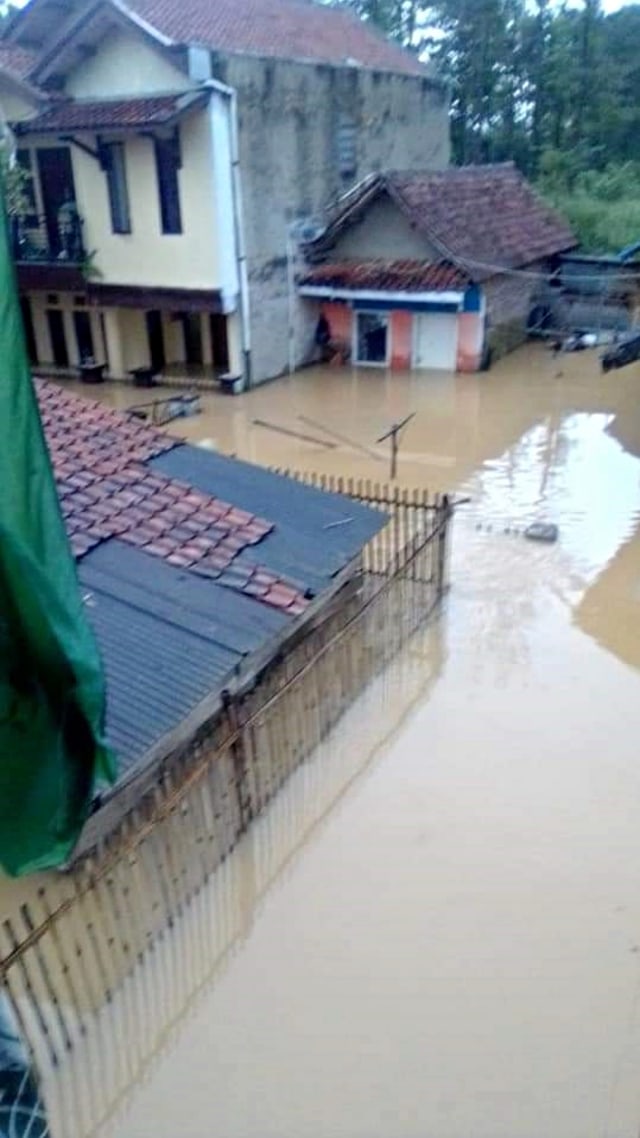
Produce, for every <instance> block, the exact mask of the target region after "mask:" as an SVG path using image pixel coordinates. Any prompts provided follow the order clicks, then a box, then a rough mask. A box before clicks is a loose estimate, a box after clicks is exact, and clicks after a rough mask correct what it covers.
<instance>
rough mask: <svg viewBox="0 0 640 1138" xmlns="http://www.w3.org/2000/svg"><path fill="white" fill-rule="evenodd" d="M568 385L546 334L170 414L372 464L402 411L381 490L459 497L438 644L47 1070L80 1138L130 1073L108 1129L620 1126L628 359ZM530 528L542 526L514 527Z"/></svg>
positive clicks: (229, 434) (633, 772)
mask: <svg viewBox="0 0 640 1138" xmlns="http://www.w3.org/2000/svg"><path fill="white" fill-rule="evenodd" d="M561 371H562V374H561V375H558V374H557V372H558V366H557V362H556V361H554V360H552V358H551V356H550V354H549V353H547V352H545V351H544V350H543V349H540V348H538V347H533V348H531V349H529V348H527V349H525V350H523V351H522V352H519V353H517V354H516V355H515V356H512V357H510V358H509V359H507V360H505V361H502V362H501V363H500V364H499V365H498V366H496V367H495V368H493V369H492V371H491V372H489V373H487V374H483V375H480V376H456V377H450V376H445V375H417V374H416V375H394V376H389V375H387V374H385V373H383V372H380V371H378V370H375V369H374V370H372V371H371V372H367V371H365V370H363V371H360V372H356V371H353V372H352V371H346V372H340V371H336V370H332V369H325V370H314V369H310V370H309V371H307V372H304V373H301V374H299V375H296V376H294V377H292V378H290V379H285V380H282V381H279V382H277V383H274V384H269V385H267V386H265V387H263V388H261V389H258V390H256V391H253V392H251V393H249V394H247V395H246V396H244V397H242V398H240V399H233V398H229V397H225V396H222V395H217V394H214V395H211V396H206V397H205V398H204V401H203V402H204V407H205V410H204V413H203V414H202V415H200V416H198V417H194V418H192V419H185V420H180V421H179V423H177V424H174V429H175V430H176V433H180V434H184V435H185V436H187V437H189V438H190V439H191V440H192V441H195V442H204V443H205V444H206V445H208V446H216V447H219V448H220V449H221V450H223V451H225V452H227V453H234V454H237V455H238V456H239V457H242V458H247V459H250V460H253V461H256V462H261V463H266V464H274V465H281V466H289V467H292V468H298V469H306V470H317V471H320V472H326V473H340V474H353V475H355V476H358V477H366V478H371V479H374V480H383V479H385V478H386V477H387V474H388V454H387V451H386V450H385V448H384V447H376V446H375V439H376V438H377V437H379V436H380V435H381V434H382V433H383V431H384V429H385V428H387V427H388V426H389V424H390V423H391V422H393V421H397V420H400V419H401V418H403V417H404V416H405V415H407V414H409V413H410V412H412V411H415V412H416V417H415V419H413V420H412V422H411V424H410V425H409V426H408V428H407V430H406V432H405V434H404V437H403V442H402V447H401V452H400V481H401V483H402V484H404V485H406V486H413V485H427V486H428V487H429V489H431V490H438V489H440V490H442V489H447V490H450V489H454V488H455V489H456V490H457V491H459V492H461V493H463V494H464V495H465V496H466V495H468V496H470V497H471V499H472V502H471V504H470V505H469V506H468V507H466V509H465V510H464V512H462V513H461V514H460V517H459V519H458V520H457V523H456V530H455V539H454V549H453V562H452V579H453V583H454V588H453V591H452V594H451V597H450V599H449V601H448V603H447V607H446V611H445V613H444V614H443V617H442V620H441V626H440V627H439V629H438V631H436V630H435V629H434V630H430V631H429V632H427V633H426V634H425V638H424V642H423V644H422V645H420V644H419V643H418V642H416V644H415V645H414V646H412V647H411V648H410V649H408V650H407V652H406V653H405V654H404V655H403V657H402V658H401V659H400V660H399V661H398V662H397V666H396V667H397V669H399V670H398V671H396V672H395V673H394V674H395V675H396V677H399V678H397V679H396V680H393V679H392V674H391V673H390V674H389V676H387V677H385V679H384V680H381V681H380V685H383V686H380V685H378V686H377V687H376V688H372V689H371V690H370V692H369V693H367V694H366V696H365V697H364V699H365V701H366V700H369V702H368V703H366V705H365V704H364V703H362V702H361V703H360V704H359V705H358V706H357V707H356V708H354V710H353V712H352V713H351V715H350V717H349V720H348V722H347V723H345V724H344V725H343V726H342V727H341V728H340V730H339V731H338V732H337V733H336V735H335V736H334V737H333V740H332V742H331V744H330V745H327V747H325V748H324V749H323V753H322V754H321V755H319V756H318V757H317V759H314V761H313V763H311V764H307V765H305V767H303V768H301V770H300V771H299V772H298V773H297V774H296V775H295V776H294V778H293V779H292V780H291V782H290V784H289V785H288V786H287V788H286V789H285V791H284V793H283V794H282V795H281V796H280V797H279V798H278V799H277V800H276V801H275V802H274V803H273V804H272V808H271V809H270V811H269V812H268V814H267V815H265V817H264V818H263V819H261V820H260V821H259V822H258V824H257V825H256V826H255V828H254V830H253V831H252V832H251V833H250V834H249V835H248V836H247V839H246V841H245V842H244V843H243V845H242V847H241V848H240V849H239V850H238V851H237V856H234V858H231V859H229V861H228V863H226V864H225V866H224V867H223V868H222V869H221V871H220V873H219V874H218V875H217V879H216V882H215V883H213V884H212V886H211V889H210V890H209V891H208V892H207V897H206V898H205V897H204V896H203V898H202V899H201V901H200V902H199V904H200V905H201V908H200V909H198V910H197V911H196V910H195V909H194V911H193V912H192V914H191V916H190V917H185V919H184V921H183V922H182V923H181V924H180V925H179V926H178V927H176V929H175V930H174V931H173V933H172V936H171V938H167V940H166V942H164V944H163V945H162V946H160V948H159V950H158V954H157V957H156V960H155V964H154V966H153V968H150V969H149V971H148V973H147V974H146V976H145V977H144V985H145V989H144V990H145V991H146V993H147V996H148V1000H147V1001H146V1002H145V1001H142V1002H140V992H141V991H142V987H141V985H142V984H143V980H142V978H138V979H135V977H134V981H132V984H135V985H138V987H132V988H131V989H130V995H129V997H127V994H126V992H124V991H123V992H122V993H120V994H119V995H118V997H117V999H116V1001H115V1003H114V1005H113V1006H112V1007H109V1008H107V1009H105V1010H104V1012H103V1013H102V1014H103V1015H104V1016H105V1017H106V1016H108V1017H110V1018H109V1021H108V1023H107V1024H106V1026H104V1034H103V1035H101V1037H100V1038H101V1043H100V1046H99V1047H96V1051H95V1054H94V1060H93V1067H92V1063H91V1062H90V1059H89V1056H90V1055H91V1054H92V1052H91V1046H89V1047H88V1051H87V1056H88V1057H87V1067H86V1070H84V1069H81V1068H80V1067H79V1066H77V1065H76V1064H77V1061H76V1060H74V1061H73V1063H71V1064H70V1066H69V1070H68V1077H67V1078H66V1081H65V1080H64V1079H63V1080H60V1081H59V1083H60V1087H61V1095H62V1098H61V1100H60V1103H59V1105H58V1108H57V1109H58V1111H59V1110H62V1109H64V1110H66V1111H67V1112H68V1111H71V1112H73V1109H74V1107H73V1104H74V1103H75V1102H77V1101H78V1096H80V1098H82V1095H83V1093H84V1095H85V1096H86V1101H85V1103H84V1105H83V1107H82V1110H80V1111H79V1114H78V1117H81V1118H82V1120H83V1121H82V1123H81V1124H79V1125H78V1128H77V1133H78V1134H82V1133H83V1129H82V1127H84V1128H85V1130H87V1129H88V1128H89V1124H90V1117H92V1105H91V1104H92V1103H93V1102H94V1097H92V1096H93V1095H94V1092H93V1091H91V1087H92V1086H93V1085H94V1084H95V1083H96V1081H97V1082H98V1083H99V1084H100V1087H99V1088H98V1089H99V1090H101V1092H102V1094H103V1102H102V1113H103V1114H105V1115H111V1112H112V1111H113V1101H114V1098H116V1099H117V1098H118V1096H126V1095H127V1094H128V1089H129V1088H130V1087H131V1086H132V1084H133V1083H134V1082H135V1081H136V1080H138V1079H139V1078H141V1077H142V1076H143V1075H144V1076H145V1078H146V1076H148V1080H147V1082H146V1083H144V1085H139V1086H138V1089H137V1092H136V1094H135V1095H133V1096H132V1097H131V1101H130V1102H129V1101H128V1100H127V1102H126V1104H125V1103H124V1102H123V1105H122V1109H121V1111H119V1112H118V1113H117V1115H116V1116H114V1117H110V1118H109V1120H108V1121H107V1122H105V1124H104V1126H103V1128H102V1130H101V1131H100V1138H102V1135H104V1136H105V1138H106V1135H107V1134H109V1135H113V1138H149V1136H150V1135H151V1134H153V1135H154V1136H155V1138H165V1135H166V1136H167V1138H168V1136H169V1135H171V1136H172V1138H173V1136H174V1135H175V1134H176V1133H180V1134H181V1136H182V1138H209V1135H212V1134H216V1135H220V1138H328V1136H331V1138H387V1136H388V1135H389V1134H394V1135H397V1136H398V1138H426V1136H427V1135H434V1138H435V1136H436V1135H437V1138H470V1136H471V1135H473V1138H542V1136H543V1135H544V1136H545V1138H590V1136H591V1135H593V1136H594V1138H600V1136H601V1135H602V1136H603V1138H632V1136H633V1135H635V1134H637V1131H638V1123H639V1122H640V1095H639V1093H638V1089H637V1087H638V1080H637V1073H638V1070H639V1069H640V1025H639V1024H638V1010H639V1006H640V1004H639V1001H638V998H637V993H638V991H639V990H640V973H639V971H638V969H639V964H638V961H639V960H640V955H639V951H638V950H639V941H640V932H639V930H640V869H639V867H640V827H639V826H638V823H637V813H638V809H637V807H638V801H639V800H640V765H639V764H638V760H637V738H638V736H639V735H640V673H639V671H638V669H639V668H640V622H639V620H638V611H639V610H638V606H639V604H640V512H639V508H640V486H639V475H640V399H639V398H638V393H639V384H640V369H639V368H638V366H637V365H634V366H632V367H629V368H626V369H623V370H622V371H620V372H617V373H611V374H609V375H608V376H606V377H605V376H602V375H600V373H599V369H598V361H597V356H596V354H595V353H589V352H585V353H579V354H576V355H573V356H567V357H566V358H563V360H562V365H561ZM91 394H92V395H96V394H99V397H100V398H104V399H105V400H107V401H109V402H111V403H113V404H114V405H117V406H125V405H128V404H131V403H135V402H139V401H140V400H139V396H140V393H139V392H134V391H132V390H131V389H128V388H126V387H111V386H107V387H105V389H104V390H102V391H100V392H97V391H95V390H92V391H91ZM162 394H164V392H163V393H162ZM256 419H262V420H264V421H267V422H270V423H272V424H274V425H278V426H280V427H284V428H286V429H287V430H288V431H297V432H299V433H300V434H307V435H312V434H314V433H316V431H317V430H318V428H315V429H313V428H311V427H310V426H309V424H308V422H305V420H313V421H314V422H316V423H324V424H325V425H326V426H327V427H328V428H329V430H330V431H331V432H333V433H334V436H335V433H336V432H338V433H341V434H343V435H345V436H348V437H349V439H350V440H352V444H351V445H350V443H349V442H346V441H345V442H336V441H335V437H334V438H333V442H334V443H335V445H332V446H330V447H327V446H323V445H321V444H320V443H313V442H310V441H308V439H307V440H305V439H302V438H296V437H294V436H293V435H291V434H286V435H285V434H282V433H278V432H276V431H274V430H270V429H269V428H268V427H264V426H258V425H256V424H255V422H254V420H256ZM327 439H331V436H330V435H327ZM363 447H365V448H367V449H368V450H369V451H370V452H371V453H370V454H365V453H364V452H363V449H362V448H363ZM533 520H545V521H551V522H555V523H556V524H557V525H558V526H559V529H560V539H559V541H558V543H557V544H555V545H552V546H545V545H536V544H534V543H531V542H529V541H527V540H526V539H525V538H524V536H523V532H522V531H523V529H524V528H525V527H526V525H527V524H529V522H531V521H533ZM440 636H442V637H443V638H444V639H445V640H446V653H445V652H444V651H443V649H442V648H441V647H440V642H439V637H440ZM434 638H435V639H434ZM602 649H604V651H603V650H602ZM403 669H404V671H403ZM436 675H437V680H436V682H435V683H431V680H432V679H433V678H434V677H435V676H436ZM385 684H386V685H387V686H386V687H384V685H385ZM421 684H424V685H426V688H428V692H427V690H424V691H422V692H421V690H420V689H421ZM389 685H390V686H389ZM427 696H428V698H427ZM412 701H415V704H414V707H413V710H412V712H411V714H410V715H409V716H408V718H407V719H406V720H405V722H404V724H403V727H402V729H401V730H399V731H397V732H396V733H395V734H394V736H393V738H392V739H391V740H389V741H388V743H386V744H385V745H384V746H383V747H381V748H380V749H378V750H377V751H376V747H377V746H378V745H379V744H380V739H381V737H382V736H384V735H385V734H386V732H387V726H385V724H388V723H391V722H393V721H394V719H397V717H398V716H399V715H401V714H403V713H404V708H405V707H406V706H408V705H409V704H411V703H412ZM374 751H375V753H376V762H375V763H372V764H371V765H370V766H369V768H368V771H367V775H366V777H365V778H360V779H357V780H356V781H355V782H354V783H353V786H352V790H351V791H350V793H349V794H346V795H345V796H344V797H343V798H342V799H341V804H340V806H339V807H338V808H337V809H335V808H334V809H330V807H331V803H332V801H333V800H334V799H335V798H336V796H337V795H339V794H340V793H341V791H342V788H343V787H344V785H345V783H348V782H349V780H350V779H351V778H352V777H353V776H354V775H355V774H356V773H357V771H358V770H360V769H361V768H362V767H364V766H366V764H367V761H368V759H369V757H370V755H371V754H372V753H373V752H374ZM325 814H326V816H325ZM319 819H322V825H320V826H318V825H317V822H318V820H319ZM293 850H295V857H291V854H292V851H293ZM287 859H289V861H288V871H287V872H286V873H284V874H282V873H281V872H280V870H281V867H282V865H283V864H284V863H286V862H287ZM278 875H279V876H278ZM272 881H276V882H277V888H275V889H270V890H268V889H267V887H268V885H269V883H270V882H272ZM24 888H31V886H30V885H26V886H25V884H24V883H20V884H19V885H18V886H13V887H12V891H11V893H9V892H6V893H5V894H4V895H3V900H4V901H5V905H4V907H5V909H8V908H12V907H14V906H15V905H17V903H18V900H19V897H20V890H21V889H24ZM207 906H208V907H207ZM231 944H234V945H235V946H236V948H237V949H238V951H237V952H236V953H235V955H234V956H233V957H231V955H230V953H229V946H230V945H231ZM163 953H164V954H165V956H166V960H165V956H163ZM223 959H224V960H225V961H226V962H227V964H228V967H227V968H226V969H224V970H223V969H221V968H220V967H219V963H220V962H221V961H222V960H223ZM216 961H217V962H218V966H216ZM208 977H212V979H213V978H214V977H215V983H213V982H212V983H209V982H208V980H207V978H208ZM198 985H203V986H202V993H201V997H200V998H199V999H197V1000H194V999H193V992H194V990H195V988H197V986H198ZM128 998H129V1002H128V1003H127V999H128ZM135 1000H138V1004H136V1003H135ZM185 1005H188V1006H189V1007H190V1008H191V1009H192V1014H191V1015H190V1017H188V1018H187V1019H186V1020H183V1021H182V1022H183V1023H184V1028H185V1030H184V1031H181V1032H179V1033H178V1034H176V1032H175V1031H172V1032H170V1033H168V1034H166V1025H167V1024H168V1023H169V1022H171V1021H173V1020H179V1019H180V1015H181V1013H182V1009H184V1007H185ZM136 1007H139V1008H140V1009H141V1012H144V1014H140V1015H136V1014H134V1012H133V1011H132V1009H135V1008H136ZM145 1009H146V1010H145ZM96 1038H97V1037H96ZM114 1039H117V1040H124V1039H126V1040H127V1045H126V1046H117V1047H116V1046H114ZM163 1041H166V1044H167V1046H166V1047H165V1048H164V1050H163V1049H162V1043H163ZM154 1049H155V1054H156V1062H155V1065H154V1066H153V1068H150V1067H149V1065H148V1056H149V1052H150V1050H154ZM102 1053H104V1070H105V1075H104V1079H103V1078H102V1077H101V1078H100V1079H98V1080H96V1079H95V1075H94V1076H93V1083H92V1081H91V1078H92V1077H91V1074H90V1068H91V1069H93V1070H94V1071H95V1069H96V1066H95V1064H98V1067H97V1069H100V1067H99V1063H100V1062H101V1061H102ZM145 1073H146V1074H145ZM72 1076H73V1077H72ZM82 1088H84V1091H83V1090H82ZM107 1088H110V1089H109V1090H107ZM65 1095H66V1098H65V1097H64V1096H65ZM63 1103H64V1104H66V1106H64V1107H63ZM70 1116H71V1115H70V1114H69V1113H67V1114H66V1117H67V1118H68V1117H70ZM57 1117H58V1116H57ZM58 1130H59V1134H60V1135H61V1136H62V1135H64V1138H68V1134H69V1129H68V1125H67V1129H66V1130H65V1124H64V1123H59V1124H58ZM73 1138H75V1133H74V1134H73Z"/></svg>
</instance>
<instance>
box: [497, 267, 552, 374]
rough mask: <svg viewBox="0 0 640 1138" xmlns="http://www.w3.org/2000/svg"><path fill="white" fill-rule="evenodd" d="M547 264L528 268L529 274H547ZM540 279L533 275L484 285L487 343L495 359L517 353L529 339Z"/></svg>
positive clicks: (501, 279)
mask: <svg viewBox="0 0 640 1138" xmlns="http://www.w3.org/2000/svg"><path fill="white" fill-rule="evenodd" d="M545 268H546V265H545V262H544V261H536V262H535V263H534V264H531V265H527V273H531V274H535V273H536V272H541V273H542V272H544V271H545ZM539 288H540V279H539V278H536V277H535V276H534V275H531V276H495V277H491V279H490V280H488V281H486V282H485V284H484V285H483V290H484V295H485V298H486V304H487V309H486V311H487V342H488V344H489V347H490V348H491V352H492V355H493V357H494V359H499V358H500V356H504V355H506V354H507V352H510V351H513V349H514V348H517V347H518V345H519V344H522V343H524V341H525V340H526V338H527V317H528V315H529V313H530V311H531V308H532V306H533V303H534V297H535V294H536V292H537V291H538V290H539Z"/></svg>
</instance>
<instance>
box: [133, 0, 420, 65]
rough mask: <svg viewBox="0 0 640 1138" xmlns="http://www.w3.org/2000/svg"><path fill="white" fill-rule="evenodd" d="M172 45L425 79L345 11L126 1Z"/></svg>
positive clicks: (308, 1) (294, 0)
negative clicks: (355, 66)
mask: <svg viewBox="0 0 640 1138" xmlns="http://www.w3.org/2000/svg"><path fill="white" fill-rule="evenodd" d="M128 7H129V8H130V9H131V10H132V11H133V12H135V13H137V15H139V16H141V17H142V18H143V19H144V20H146V21H147V23H149V24H151V25H152V27H154V28H156V29H157V30H158V31H160V32H161V33H162V34H163V35H165V36H167V37H168V38H169V39H171V40H173V41H175V42H176V43H181V44H184V43H200V44H203V45H206V46H207V47H210V48H213V49H216V50H218V51H221V52H232V53H238V54H250V55H262V56H276V57H278V58H286V59H304V60H313V61H316V62H322V63H345V62H346V61H347V60H353V61H354V62H356V63H358V64H360V65H361V66H363V67H371V68H377V69H380V70H386V71H398V72H405V73H407V74H410V75H428V74H429V72H428V69H427V68H425V66H424V65H423V64H421V63H420V62H419V60H418V59H417V57H416V56H415V55H414V54H412V53H411V52H409V51H405V50H404V49H403V48H401V47H399V46H398V45H397V44H394V43H391V42H390V41H389V40H387V39H386V38H385V37H384V36H383V35H381V34H380V33H379V32H377V31H376V30H375V29H374V28H372V27H371V26H370V25H367V24H365V23H364V22H363V21H362V20H360V19H358V17H357V16H356V15H355V14H354V13H353V12H350V11H348V10H347V9H346V8H343V7H339V6H337V5H336V6H333V5H332V6H330V5H328V4H319V3H314V2H313V0H180V2H177V0H128Z"/></svg>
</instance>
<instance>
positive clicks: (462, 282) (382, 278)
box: [300, 259, 470, 292]
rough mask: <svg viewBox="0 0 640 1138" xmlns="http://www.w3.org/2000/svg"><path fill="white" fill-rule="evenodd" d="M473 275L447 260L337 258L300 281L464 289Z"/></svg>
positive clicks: (343, 285)
mask: <svg viewBox="0 0 640 1138" xmlns="http://www.w3.org/2000/svg"><path fill="white" fill-rule="evenodd" d="M469 283H470V277H469V275H468V274H467V273H465V272H463V271H462V269H458V268H457V267H456V266H455V265H451V264H449V263H448V262H447V261H438V262H434V263H433V262H429V261H384V260H377V259H376V260H368V261H338V262H335V263H333V264H330V265H318V266H316V267H315V268H314V269H312V270H311V271H310V272H308V273H305V275H304V276H303V277H302V279H301V280H300V284H301V285H316V286H321V287H323V286H324V287H332V288H349V289H369V288H370V289H383V290H387V289H389V290H396V289H397V290H398V291H403V292H419V291H421V290H423V289H424V290H428V291H430V292H447V291H448V290H449V289H465V288H466V287H467V285H468V284H469Z"/></svg>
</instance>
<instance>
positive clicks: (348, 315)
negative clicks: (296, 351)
mask: <svg viewBox="0 0 640 1138" xmlns="http://www.w3.org/2000/svg"><path fill="white" fill-rule="evenodd" d="M321 311H322V315H323V316H326V318H327V320H328V321H329V327H330V329H331V339H332V340H344V341H345V342H346V343H347V344H348V345H349V347H351V330H352V327H353V310H352V309H351V308H349V306H348V305H347V304H337V303H336V304H331V303H327V304H323V305H322V309H321Z"/></svg>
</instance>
